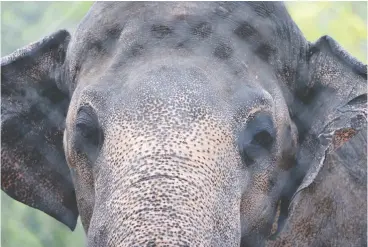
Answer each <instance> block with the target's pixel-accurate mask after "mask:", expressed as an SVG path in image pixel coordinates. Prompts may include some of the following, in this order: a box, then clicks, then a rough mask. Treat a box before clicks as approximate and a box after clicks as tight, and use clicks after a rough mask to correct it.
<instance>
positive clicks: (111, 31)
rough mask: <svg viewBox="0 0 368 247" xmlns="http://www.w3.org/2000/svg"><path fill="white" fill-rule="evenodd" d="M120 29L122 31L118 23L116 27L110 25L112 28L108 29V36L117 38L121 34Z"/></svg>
mask: <svg viewBox="0 0 368 247" xmlns="http://www.w3.org/2000/svg"><path fill="white" fill-rule="evenodd" d="M121 31H122V27H121V26H120V25H118V26H116V27H112V28H110V29H108V30H107V33H108V35H109V37H110V38H112V39H117V38H119V36H120V34H121Z"/></svg>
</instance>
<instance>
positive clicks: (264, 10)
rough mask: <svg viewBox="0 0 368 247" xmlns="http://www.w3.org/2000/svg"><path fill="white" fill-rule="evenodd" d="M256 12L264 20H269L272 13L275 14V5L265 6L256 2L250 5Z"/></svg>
mask: <svg viewBox="0 0 368 247" xmlns="http://www.w3.org/2000/svg"><path fill="white" fill-rule="evenodd" d="M250 5H251V6H252V8H253V10H254V12H256V13H257V15H258V16H261V17H263V18H268V17H270V16H271V15H272V12H274V8H273V7H272V6H273V5H271V4H269V5H268V4H265V3H261V2H254V3H251V4H250Z"/></svg>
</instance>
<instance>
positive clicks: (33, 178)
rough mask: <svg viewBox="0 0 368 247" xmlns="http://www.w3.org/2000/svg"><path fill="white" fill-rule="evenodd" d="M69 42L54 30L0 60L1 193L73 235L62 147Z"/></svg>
mask: <svg viewBox="0 0 368 247" xmlns="http://www.w3.org/2000/svg"><path fill="white" fill-rule="evenodd" d="M69 40H70V34H69V33H68V32H67V31H65V30H60V31H58V32H55V33H53V34H52V35H50V36H47V37H45V38H44V39H43V40H41V41H39V42H35V43H33V44H31V45H29V46H26V47H24V48H22V49H19V50H17V51H15V52H14V53H13V54H11V55H9V56H7V57H4V58H2V59H1V111H2V112H1V189H2V190H3V191H5V192H6V193H7V194H8V195H9V196H11V197H12V198H14V199H15V200H17V201H20V202H22V203H24V204H26V205H28V206H31V207H33V208H36V209H39V210H41V211H43V212H45V213H46V214H48V215H50V216H52V217H54V218H55V219H57V220H59V221H60V222H62V223H64V224H65V225H67V226H68V227H69V228H70V229H72V230H74V228H75V225H76V220H77V217H78V209H77V204H76V199H75V192H74V186H73V182H72V179H71V176H70V172H69V169H68V166H67V163H66V159H65V156H64V152H63V141H62V140H63V131H64V124H65V117H66V112H67V109H68V106H69V101H70V99H69V95H68V92H67V90H66V88H67V85H65V81H64V79H63V78H64V76H63V67H64V62H65V56H66V50H67V47H68V44H69Z"/></svg>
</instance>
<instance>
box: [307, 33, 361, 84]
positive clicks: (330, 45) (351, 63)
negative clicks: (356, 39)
mask: <svg viewBox="0 0 368 247" xmlns="http://www.w3.org/2000/svg"><path fill="white" fill-rule="evenodd" d="M310 45H311V47H310V54H309V56H311V54H313V53H314V52H316V51H319V50H323V49H326V50H328V51H329V53H331V54H332V55H333V56H335V57H336V58H338V59H339V60H340V61H341V62H342V63H344V64H346V65H347V66H348V67H350V68H351V69H352V70H353V71H354V72H355V73H356V74H358V75H360V76H362V77H363V78H364V79H365V80H367V65H366V64H363V63H362V62H361V61H359V60H358V59H357V58H355V57H353V56H352V55H350V54H349V53H348V52H347V51H346V50H345V49H344V48H343V47H342V46H341V45H340V44H339V43H338V42H337V41H336V40H334V39H333V38H332V37H331V36H329V35H324V36H322V37H320V38H319V39H318V40H317V41H316V42H315V43H312V44H310Z"/></svg>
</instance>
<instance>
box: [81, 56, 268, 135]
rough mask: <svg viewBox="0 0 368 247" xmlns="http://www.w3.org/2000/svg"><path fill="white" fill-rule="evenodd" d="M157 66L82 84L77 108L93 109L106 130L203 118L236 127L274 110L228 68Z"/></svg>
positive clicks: (256, 88) (258, 88) (261, 94)
mask: <svg viewBox="0 0 368 247" xmlns="http://www.w3.org/2000/svg"><path fill="white" fill-rule="evenodd" d="M187 60H190V59H189V58H188V59H187ZM153 61H154V62H146V63H144V64H143V65H141V66H139V67H135V68H134V69H132V70H128V71H126V72H123V73H120V71H116V73H115V72H114V73H106V74H103V75H102V76H100V77H99V78H100V79H99V80H96V81H95V82H92V83H91V82H88V83H86V84H85V85H87V86H85V87H83V84H82V86H81V89H80V92H77V93H76V94H75V96H74V97H75V98H78V101H79V102H78V103H77V104H76V105H81V104H92V105H93V106H94V107H95V108H96V110H97V113H98V115H100V121H102V122H103V123H102V124H106V128H110V127H109V125H110V124H115V123H120V122H125V123H128V124H129V125H136V126H140V125H142V124H148V125H150V124H151V125H152V124H153V125H155V126H156V127H157V126H158V125H161V126H163V125H165V124H166V125H170V126H176V128H179V126H187V125H190V124H191V123H193V122H197V121H198V120H203V119H206V121H207V122H202V124H204V127H205V126H207V123H209V124H211V122H212V123H214V122H215V123H216V124H220V123H222V124H225V123H227V124H232V125H236V124H239V122H240V123H242V122H245V121H246V119H247V117H248V116H249V115H250V114H253V113H255V112H256V111H260V110H270V109H271V108H272V105H273V98H272V96H271V95H270V94H269V93H268V92H267V91H266V90H265V89H263V87H262V85H260V83H258V82H257V81H252V80H251V79H250V78H242V79H238V78H234V77H233V76H232V75H231V74H229V73H227V71H226V70H225V69H224V68H222V69H216V68H215V69H213V68H211V69H208V68H204V67H202V65H203V61H199V62H197V61H198V60H196V58H193V59H192V62H193V63H194V65H193V64H192V65H190V64H189V62H188V61H180V62H178V61H176V62H175V61H170V62H167V61H157V60H153ZM213 64H214V66H215V65H216V63H213ZM239 126H241V124H239Z"/></svg>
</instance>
